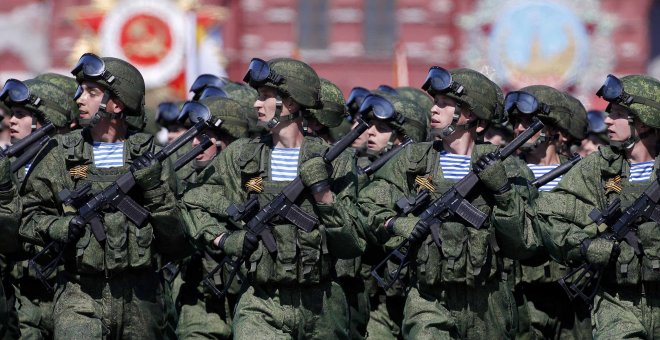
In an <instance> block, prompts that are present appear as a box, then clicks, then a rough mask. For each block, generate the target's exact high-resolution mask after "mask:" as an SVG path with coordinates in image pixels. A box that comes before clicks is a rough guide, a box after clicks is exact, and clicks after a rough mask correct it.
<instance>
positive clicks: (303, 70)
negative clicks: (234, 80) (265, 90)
mask: <svg viewBox="0 0 660 340" xmlns="http://www.w3.org/2000/svg"><path fill="white" fill-rule="evenodd" d="M268 66H270V68H271V70H272V71H274V72H276V73H277V74H279V75H280V76H282V78H284V82H283V83H281V84H274V83H272V82H270V81H268V82H266V83H265V84H264V85H265V86H271V87H274V88H276V89H278V90H279V91H280V92H281V93H282V95H284V96H287V97H291V98H293V100H295V101H296V103H298V104H300V105H301V106H302V107H304V108H308V109H320V108H323V102H322V101H321V82H320V80H319V76H318V75H317V74H316V71H314V69H313V68H311V67H310V66H309V65H307V64H305V63H304V62H302V61H299V60H295V59H290V58H275V59H271V60H269V61H268ZM250 85H251V86H252V84H250ZM253 87H254V86H253Z"/></svg>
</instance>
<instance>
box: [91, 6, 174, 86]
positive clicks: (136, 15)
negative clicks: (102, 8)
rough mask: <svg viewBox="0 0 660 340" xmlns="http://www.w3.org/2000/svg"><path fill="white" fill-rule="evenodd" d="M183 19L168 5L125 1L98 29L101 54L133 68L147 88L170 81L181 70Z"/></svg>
mask: <svg viewBox="0 0 660 340" xmlns="http://www.w3.org/2000/svg"><path fill="white" fill-rule="evenodd" d="M185 27H186V25H185V16H184V14H183V12H182V11H181V9H179V8H178V7H177V6H176V5H174V4H172V3H170V2H167V1H153V0H136V1H124V2H122V3H120V4H119V5H117V6H115V7H114V9H113V10H112V11H111V12H109V13H108V14H107V15H106V17H105V19H104V20H103V24H102V26H101V29H100V38H101V49H102V53H103V54H104V55H107V56H113V57H117V58H121V59H124V60H126V61H128V62H130V63H131V64H133V65H135V67H137V68H138V69H139V70H140V72H141V73H142V76H143V77H144V81H145V85H146V87H147V88H151V87H158V86H162V85H164V84H166V83H168V82H170V81H171V80H173V79H174V78H175V77H176V76H177V75H178V74H179V73H180V72H181V69H182V67H183V61H184V58H183V57H184V46H185V42H184V38H183V32H184V30H185Z"/></svg>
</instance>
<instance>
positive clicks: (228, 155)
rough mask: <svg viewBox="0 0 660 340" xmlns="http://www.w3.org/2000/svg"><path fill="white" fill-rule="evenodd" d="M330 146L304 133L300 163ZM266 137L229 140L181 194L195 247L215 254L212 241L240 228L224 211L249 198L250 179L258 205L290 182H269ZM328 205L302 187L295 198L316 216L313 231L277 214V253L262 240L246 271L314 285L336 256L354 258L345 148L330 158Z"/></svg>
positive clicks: (359, 243) (351, 186)
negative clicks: (331, 197) (256, 189)
mask: <svg viewBox="0 0 660 340" xmlns="http://www.w3.org/2000/svg"><path fill="white" fill-rule="evenodd" d="M327 147H328V145H327V144H326V143H325V142H323V141H322V140H321V139H319V138H316V137H305V139H304V141H303V144H302V146H301V149H300V157H299V160H298V164H301V163H302V162H304V161H306V160H307V159H309V158H311V157H312V156H314V155H317V154H321V153H322V152H323V151H324V150H325V149H326V148H327ZM271 150H272V139H271V137H270V136H264V137H258V138H254V139H248V138H244V139H239V140H237V141H234V142H233V143H232V144H230V145H229V146H228V147H227V148H226V149H225V150H223V151H222V152H221V153H220V155H218V156H217V157H216V158H215V159H214V160H213V162H212V163H211V164H210V165H209V171H210V172H211V173H212V175H211V176H210V177H209V178H208V179H204V180H203V181H198V183H197V184H196V185H195V186H193V187H191V188H190V189H189V190H188V191H187V192H186V194H185V195H184V197H183V199H182V202H183V204H184V206H185V208H186V209H185V210H186V211H187V214H186V224H187V225H188V232H189V233H190V237H191V239H192V240H193V241H194V242H195V244H197V245H198V247H199V248H201V249H204V250H206V251H208V252H209V253H218V251H217V249H214V247H213V246H212V242H213V240H214V239H215V238H216V237H218V236H219V235H220V234H222V233H224V232H228V231H233V230H239V229H241V228H242V223H236V222H233V221H231V220H230V219H229V218H228V216H227V213H226V209H227V207H228V206H229V205H230V204H232V203H237V204H240V203H243V202H245V201H246V200H247V198H248V189H247V188H248V186H246V184H248V183H253V184H254V183H256V182H262V184H261V192H260V193H258V198H259V204H260V206H264V205H265V204H267V203H268V202H269V201H271V200H272V199H273V198H274V197H275V196H276V195H277V194H279V193H280V192H281V190H282V188H283V187H284V186H285V185H286V184H288V182H274V181H271V180H270V178H271V171H270V155H271ZM332 165H333V173H332V176H331V177H332V191H333V193H334V203H333V204H332V205H325V204H317V203H316V202H315V201H314V199H313V197H312V196H311V195H309V194H307V193H306V192H304V193H303V195H302V197H301V198H299V200H298V201H297V202H296V203H297V204H299V206H300V207H301V208H302V209H303V210H305V211H306V212H308V213H310V214H311V215H314V216H316V217H318V218H319V222H320V223H319V225H317V226H316V227H315V228H314V229H313V230H312V231H311V232H309V233H306V232H304V231H302V230H301V229H299V228H297V227H296V226H295V225H292V224H289V223H288V222H286V221H285V220H282V219H276V221H275V222H274V227H273V229H272V231H273V235H274V237H275V240H276V243H277V252H276V253H274V254H270V253H269V252H268V251H267V250H266V249H265V248H264V247H263V244H261V243H260V245H259V247H258V249H257V250H256V251H255V252H254V253H253V254H252V256H251V258H250V260H249V262H250V263H251V268H250V273H249V274H250V275H251V276H252V278H253V280H252V282H254V283H257V284H263V283H279V284H295V283H298V284H316V283H319V282H322V281H324V280H328V279H329V278H330V274H331V273H332V271H333V266H334V261H335V259H336V258H352V257H355V256H358V255H360V254H361V253H362V251H363V250H364V240H362V239H361V238H360V237H359V235H358V233H357V231H356V228H355V223H354V221H355V219H354V218H353V217H352V216H351V212H354V211H355V210H356V208H355V206H354V204H355V202H354V196H355V194H354V193H355V190H356V189H355V185H356V182H357V180H356V175H355V168H354V160H353V157H352V155H351V153H349V152H345V153H343V154H342V155H340V157H338V158H337V159H336V160H335V161H334V162H333V164H332Z"/></svg>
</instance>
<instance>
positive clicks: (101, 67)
mask: <svg viewBox="0 0 660 340" xmlns="http://www.w3.org/2000/svg"><path fill="white" fill-rule="evenodd" d="M80 71H82V73H83V75H84V77H85V78H91V79H97V78H103V79H104V80H105V81H106V82H108V84H112V83H113V82H114V81H115V76H114V75H112V73H110V72H109V71H108V70H106V68H105V62H104V61H103V59H101V57H99V56H97V55H96V54H94V53H85V54H83V55H82V56H81V57H80V59H78V63H77V64H76V66H75V67H74V68H73V70H72V71H71V73H72V74H73V75H74V76H75V75H77V74H78V72H80Z"/></svg>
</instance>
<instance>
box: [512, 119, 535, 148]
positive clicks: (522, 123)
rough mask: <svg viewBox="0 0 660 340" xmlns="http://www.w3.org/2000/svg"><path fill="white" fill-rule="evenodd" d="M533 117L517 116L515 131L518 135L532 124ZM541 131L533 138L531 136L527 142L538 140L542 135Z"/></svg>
mask: <svg viewBox="0 0 660 340" xmlns="http://www.w3.org/2000/svg"><path fill="white" fill-rule="evenodd" d="M532 122H533V119H532V116H531V115H525V114H521V115H517V116H516V118H515V119H514V120H513V133H514V134H515V135H516V136H518V135H519V134H521V133H522V132H523V131H525V130H526V129H527V128H528V127H530V125H532ZM541 132H542V131H539V132H537V133H536V134H534V136H532V138H530V139H529V140H528V141H527V143H529V144H531V143H534V142H536V140H537V139H538V138H539V137H540V136H541Z"/></svg>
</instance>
